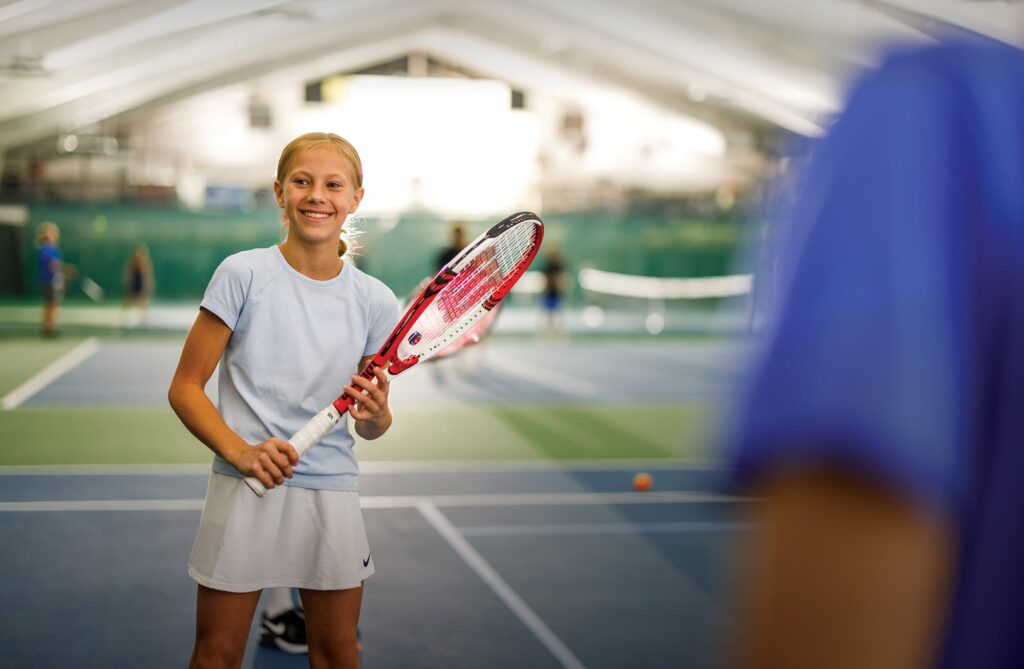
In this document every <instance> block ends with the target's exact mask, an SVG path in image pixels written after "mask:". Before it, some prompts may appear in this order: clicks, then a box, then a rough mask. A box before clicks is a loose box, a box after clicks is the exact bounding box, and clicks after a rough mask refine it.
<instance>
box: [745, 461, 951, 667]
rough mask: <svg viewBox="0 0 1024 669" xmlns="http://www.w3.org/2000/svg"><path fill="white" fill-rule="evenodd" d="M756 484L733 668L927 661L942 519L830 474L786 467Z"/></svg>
mask: <svg viewBox="0 0 1024 669" xmlns="http://www.w3.org/2000/svg"><path fill="white" fill-rule="evenodd" d="M759 492H760V493H761V495H762V496H763V497H764V500H765V501H764V502H763V504H762V508H761V509H760V512H759V516H760V517H759V520H760V521H761V522H760V523H759V524H758V527H759V529H758V530H756V533H755V535H754V536H753V540H752V546H750V550H749V552H748V555H747V558H748V565H747V567H748V569H747V571H746V573H744V574H743V576H744V578H743V579H742V580H741V583H740V587H741V588H742V590H741V597H743V600H744V601H743V604H744V605H743V607H742V608H741V618H740V624H741V634H740V637H741V638H740V644H741V645H740V667H742V669H768V668H772V669H774V668H776V667H778V668H782V667H785V668H786V669H820V668H821V667H829V668H830V669H847V668H849V669H853V668H862V667H872V668H873V669H918V668H923V667H929V666H933V664H934V660H935V657H936V653H937V652H938V649H939V648H938V643H939V634H940V631H941V625H942V623H943V622H944V620H945V618H944V611H945V608H946V603H947V599H948V595H949V578H950V573H951V569H952V563H953V555H952V553H953V549H952V531H951V528H950V527H949V524H948V521H947V520H946V519H945V518H942V517H939V516H938V515H937V514H931V513H929V512H926V511H924V510H922V508H920V507H918V506H915V505H913V504H911V503H910V502H908V501H907V500H905V499H902V498H899V497H896V496H895V495H893V494H892V493H891V492H889V491H888V490H883V489H881V488H878V487H873V486H871V485H869V484H866V483H864V482H862V481H860V480H855V479H852V478H849V477H845V476H842V475H839V474H836V473H833V472H829V471H822V470H803V471H797V472H793V473H791V474H787V475H785V476H780V477H778V478H776V479H774V480H772V481H769V482H768V484H767V485H766V486H765V487H764V489H763V490H761V491H759Z"/></svg>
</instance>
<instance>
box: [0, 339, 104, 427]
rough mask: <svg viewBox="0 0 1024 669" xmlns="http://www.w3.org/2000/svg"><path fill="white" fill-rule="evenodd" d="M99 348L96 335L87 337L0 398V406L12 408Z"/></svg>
mask: <svg viewBox="0 0 1024 669" xmlns="http://www.w3.org/2000/svg"><path fill="white" fill-rule="evenodd" d="M99 348H100V344H99V342H98V341H97V340H96V337H89V338H88V339H86V340H85V341H83V342H82V343H81V344H79V345H78V346H76V347H74V348H73V349H71V350H70V351H68V352H67V353H65V354H64V355H62V356H61V357H59V358H57V359H56V360H54V361H53V362H52V363H50V364H49V365H48V366H46V367H44V368H43V369H42V370H41V371H40V372H39V373H38V374H36V375H35V376H33V377H32V378H31V379H29V380H28V381H26V382H25V383H23V384H21V385H20V386H18V387H17V388H15V389H14V390H12V391H11V392H9V393H7V394H6V395H4V398H3V399H2V400H0V408H3V409H4V410H7V409H13V408H15V407H17V406H18V405H20V404H21V403H22V402H24V401H25V400H27V399H29V398H30V397H32V396H33V395H35V394H36V393H38V392H39V391H40V390H42V389H43V388H45V387H46V386H48V385H50V384H51V383H53V382H54V381H56V380H57V379H59V378H60V377H61V376H63V375H64V374H66V373H67V372H69V371H71V370H72V369H74V368H75V367H77V366H78V365H80V364H81V363H82V362H84V361H85V360H86V358H88V357H89V356H91V355H92V354H93V353H95V352H96V351H98V350H99Z"/></svg>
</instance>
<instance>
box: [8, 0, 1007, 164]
mask: <svg viewBox="0 0 1024 669" xmlns="http://www.w3.org/2000/svg"><path fill="white" fill-rule="evenodd" d="M958 32H959V33H972V34H973V33H980V34H985V35H988V36H991V37H994V38H996V39H1000V40H1003V41H1008V42H1017V41H1020V38H1021V37H1024V4H1021V3H1020V2H1010V1H1002V0H988V1H985V0H973V1H972V0H885V1H882V0H878V1H875V0H771V1H764V0H631V1H629V2H626V1H624V0H623V1H614V0H548V1H542V0H462V1H460V2H451V1H449V0H287V1H280V0H133V1H127V0H88V1H82V0H15V1H13V2H0V150H3V149H8V148H14V147H18V146H22V145H25V144H28V143H30V142H33V141H36V140H39V139H43V138H47V137H52V136H54V135H56V134H58V133H61V132H70V131H76V130H79V129H81V128H85V127H88V126H90V125H91V124H95V123H98V122H101V121H104V120H106V119H110V118H112V117H115V116H118V115H122V114H125V113H129V112H137V113H144V111H145V110H146V109H147V108H151V107H153V106H154V105H159V104H162V103H164V102H167V101H170V100H175V99H180V98H183V97H186V96H189V95H193V94H195V93H198V92H202V91H206V90H212V89H215V88H217V87H221V86H225V85H229V84H236V83H238V82H243V81H246V80H249V79H256V78H259V77H263V76H267V75H269V74H274V73H276V72H279V71H284V70H301V71H302V72H303V75H304V76H307V77H308V79H310V80H312V79H315V78H317V77H324V76H328V75H330V74H334V73H337V72H345V71H353V70H358V69H360V68H364V67H367V66H370V65H373V64H374V63H378V62H381V61H384V60H387V59H391V58H395V57H397V56H400V55H402V54H406V53H411V52H420V53H427V54H430V55H433V56H435V57H437V58H440V59H444V60H445V61H447V62H450V63H454V64H457V65H459V66H461V67H465V68H467V69H471V70H472V71H474V72H477V73H479V74H481V75H483V76H488V77H494V78H498V79H502V80H504V81H507V82H508V83H510V84H511V85H513V86H515V87H516V88H519V89H522V90H524V91H527V92H530V91H537V92H543V93H545V94H551V95H555V96H563V97H566V98H571V96H572V91H573V90H574V88H575V87H577V86H580V85H583V84H585V83H591V84H593V83H596V84H599V85H604V86H613V87H617V88H622V89H626V90H629V91H631V92H633V93H635V94H638V95H641V96H643V97H645V98H647V99H649V100H651V101H653V102H655V103H657V104H658V105H660V106H663V107H665V108H667V109H671V110H675V111H678V112H679V113H682V114H686V115H689V116H693V117H696V118H700V119H704V120H707V121H710V122H712V123H714V124H716V125H717V126H719V127H721V128H723V129H725V130H726V131H728V129H729V128H730V127H742V128H747V129H749V128H768V129H775V128H783V129H785V130H788V131H790V132H795V133H799V134H803V135H816V134H819V133H820V131H821V126H822V123H823V119H825V118H827V117H828V115H829V114H831V113H833V112H834V111H835V110H836V109H838V107H839V106H840V105H841V99H842V89H843V83H844V81H845V78H846V76H848V74H849V73H850V72H851V71H854V70H856V69H858V68H861V67H864V66H866V65H870V64H871V62H872V60H873V58H875V57H876V54H877V53H878V48H879V45H880V44H883V43H886V42H891V41H908V40H911V41H914V40H916V41H926V40H929V39H935V38H940V39H941V38H943V36H945V35H950V34H955V33H958Z"/></svg>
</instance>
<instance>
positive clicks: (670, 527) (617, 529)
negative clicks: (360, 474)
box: [459, 521, 754, 537]
mask: <svg viewBox="0 0 1024 669" xmlns="http://www.w3.org/2000/svg"><path fill="white" fill-rule="evenodd" d="M753 527H754V525H753V524H752V523H739V522H733V521H723V522H709V521H678V522H662V523H658V522H648V523H560V524H554V525H470V526H463V527H460V528H459V531H460V532H462V535H463V536H466V537H514V536H542V535H562V536H565V535H588V534H662V533H666V534H672V533H677V532H734V531H742V530H749V529H751V528H753Z"/></svg>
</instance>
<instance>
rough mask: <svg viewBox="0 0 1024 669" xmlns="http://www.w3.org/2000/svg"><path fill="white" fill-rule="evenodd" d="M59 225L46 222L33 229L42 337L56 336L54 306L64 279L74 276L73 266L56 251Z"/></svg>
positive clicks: (58, 298)
mask: <svg viewBox="0 0 1024 669" xmlns="http://www.w3.org/2000/svg"><path fill="white" fill-rule="evenodd" d="M59 244H60V228H58V227H57V224H56V223H51V222H50V221H46V222H45V223H40V224H39V227H38V228H37V229H36V262H37V265H38V268H39V287H40V289H41V291H42V296H43V330H42V334H43V336H44V337H55V336H57V307H58V305H59V304H60V302H61V300H62V299H63V297H64V285H65V281H66V280H67V279H71V278H74V276H75V274H76V269H75V266H74V265H69V264H68V263H66V262H64V259H63V257H62V256H61V252H60V246H59Z"/></svg>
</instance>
